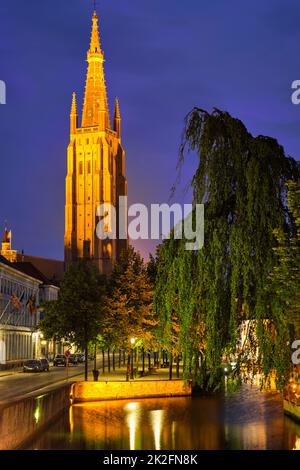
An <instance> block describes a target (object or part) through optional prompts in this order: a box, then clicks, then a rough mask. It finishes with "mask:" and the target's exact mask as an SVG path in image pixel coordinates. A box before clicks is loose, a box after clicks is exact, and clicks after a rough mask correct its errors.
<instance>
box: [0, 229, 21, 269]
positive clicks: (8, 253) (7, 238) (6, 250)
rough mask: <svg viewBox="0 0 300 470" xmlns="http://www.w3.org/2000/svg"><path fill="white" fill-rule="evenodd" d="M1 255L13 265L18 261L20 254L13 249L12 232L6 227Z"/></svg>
mask: <svg viewBox="0 0 300 470" xmlns="http://www.w3.org/2000/svg"><path fill="white" fill-rule="evenodd" d="M0 255H2V256H4V258H6V259H7V260H8V261H10V262H11V263H14V262H15V261H17V255H18V252H17V250H13V249H12V232H11V230H8V229H7V227H6V226H5V227H4V234H3V238H2V244H1V250H0Z"/></svg>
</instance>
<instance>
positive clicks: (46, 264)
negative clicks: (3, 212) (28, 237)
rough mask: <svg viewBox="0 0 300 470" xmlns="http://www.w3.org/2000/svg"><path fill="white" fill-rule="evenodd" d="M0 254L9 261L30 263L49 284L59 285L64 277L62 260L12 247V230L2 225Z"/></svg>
mask: <svg viewBox="0 0 300 470" xmlns="http://www.w3.org/2000/svg"><path fill="white" fill-rule="evenodd" d="M0 255H2V256H3V257H4V258H6V259H7V261H10V262H11V263H15V262H18V263H23V262H25V263H31V264H33V266H35V268H36V269H37V271H39V272H40V274H42V275H43V276H44V277H45V278H47V281H48V282H50V284H53V285H59V284H60V282H61V281H62V279H63V277H64V262H63V261H61V260H56V259H50V258H42V257H40V256H31V255H27V254H25V253H23V252H21V253H20V252H18V251H17V250H13V249H12V231H11V230H8V228H7V227H4V233H3V238H2V244H1V250H0Z"/></svg>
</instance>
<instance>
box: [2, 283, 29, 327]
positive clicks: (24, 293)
mask: <svg viewBox="0 0 300 470" xmlns="http://www.w3.org/2000/svg"><path fill="white" fill-rule="evenodd" d="M25 290H26V289H24V290H23V292H22V294H21V295H20V297H17V299H18V301H19V302H20V299H21V298H22V297H23V295H24V294H25ZM10 303H11V298H10V299H9V302H8V304H7V305H6V307H5V311H6V310H7V307H8V305H9V304H10ZM4 313H5V312H3V313H2V315H1V317H0V320H1V318H2V316H3V315H4ZM21 315H22V314H21ZM11 316H12V313H10V314H9V315H8V318H7V320H6V322H5V323H4V325H7V324H8V321H9V320H10V317H11ZM19 318H20V315H19V316H18V319H19ZM15 326H18V325H15Z"/></svg>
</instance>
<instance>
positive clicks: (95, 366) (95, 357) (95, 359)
mask: <svg viewBox="0 0 300 470" xmlns="http://www.w3.org/2000/svg"><path fill="white" fill-rule="evenodd" d="M96 369H97V344H95V356H94V370H96Z"/></svg>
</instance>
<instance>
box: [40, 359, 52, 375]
mask: <svg viewBox="0 0 300 470" xmlns="http://www.w3.org/2000/svg"><path fill="white" fill-rule="evenodd" d="M40 361H41V365H42V371H46V372H49V367H50V366H49V361H48V359H46V358H42V359H40Z"/></svg>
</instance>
